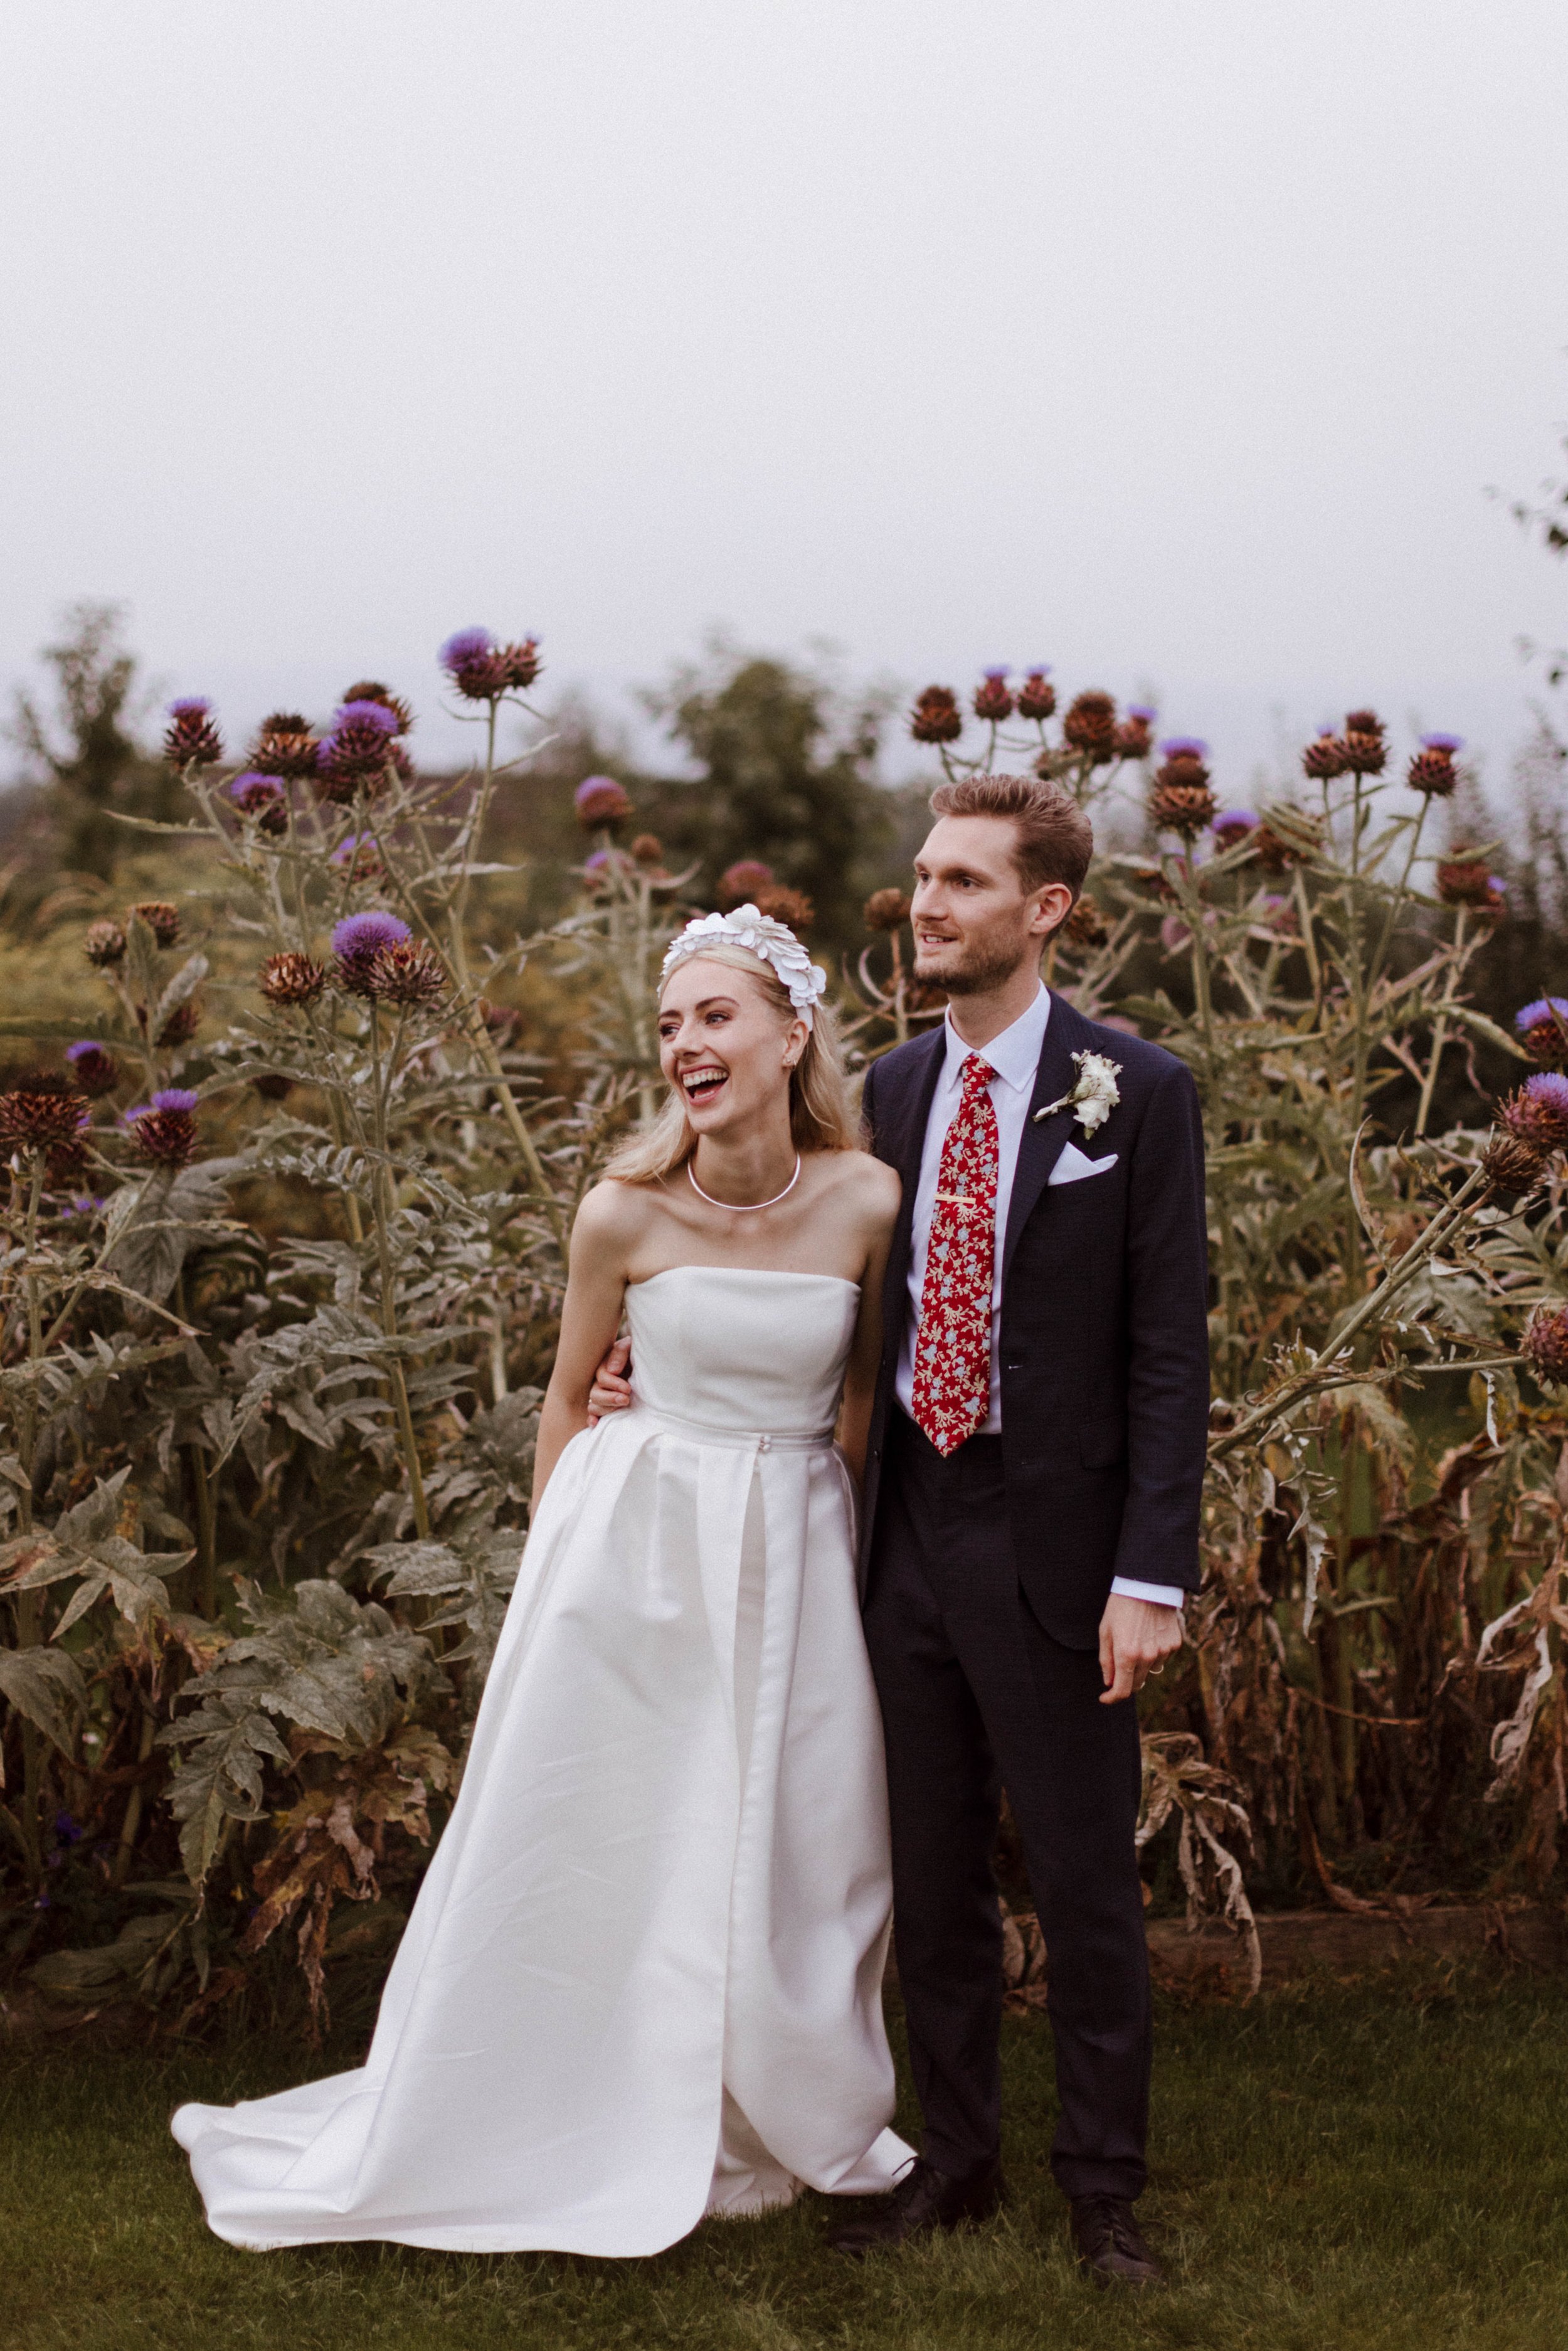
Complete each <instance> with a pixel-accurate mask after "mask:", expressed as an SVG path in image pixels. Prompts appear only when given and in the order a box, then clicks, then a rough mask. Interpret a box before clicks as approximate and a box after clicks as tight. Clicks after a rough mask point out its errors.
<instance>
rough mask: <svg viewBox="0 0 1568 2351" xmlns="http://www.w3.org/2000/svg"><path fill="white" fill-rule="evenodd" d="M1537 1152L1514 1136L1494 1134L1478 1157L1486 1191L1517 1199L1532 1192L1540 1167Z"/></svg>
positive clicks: (1540, 1173) (1541, 1162)
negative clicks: (1484, 1178)
mask: <svg viewBox="0 0 1568 2351" xmlns="http://www.w3.org/2000/svg"><path fill="white" fill-rule="evenodd" d="M1544 1164H1545V1163H1544V1162H1543V1160H1542V1156H1541V1154H1540V1152H1539V1151H1536V1150H1534V1149H1532V1147H1531V1144H1528V1143H1521V1141H1520V1139H1519V1137H1518V1136H1517V1135H1514V1134H1494V1135H1493V1136H1492V1138H1491V1141H1490V1143H1489V1144H1487V1147H1486V1149H1485V1150H1484V1151H1483V1152H1482V1154H1481V1172H1482V1174H1483V1175H1485V1177H1486V1180H1487V1184H1488V1186H1489V1188H1490V1190H1491V1191H1493V1192H1503V1193H1507V1194H1508V1195H1509V1196H1510V1197H1511V1198H1518V1197H1519V1196H1521V1195H1522V1194H1524V1193H1526V1192H1532V1191H1533V1190H1534V1189H1535V1186H1536V1185H1537V1184H1539V1183H1540V1181H1541V1176H1542V1168H1543V1166H1544Z"/></svg>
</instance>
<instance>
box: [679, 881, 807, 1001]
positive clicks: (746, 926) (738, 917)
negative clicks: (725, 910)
mask: <svg viewBox="0 0 1568 2351" xmlns="http://www.w3.org/2000/svg"><path fill="white" fill-rule="evenodd" d="M717 946H730V947H744V948H745V949H746V951H747V954H748V955H754V956H758V957H759V958H760V960H761V961H762V962H763V963H766V964H770V965H771V966H772V967H773V969H774V970H775V971H776V972H777V973H778V975H779V984H780V986H781V987H783V988H784V990H785V992H786V994H787V995H788V996H789V1001H790V1003H791V1004H792V1005H793V1006H794V1008H795V1009H796V1011H797V1012H798V1013H799V1014H800V1018H801V1019H802V1020H803V1021H804V1022H805V1024H806V1026H807V1028H808V1029H810V1028H812V1027H813V1026H814V1025H815V1021H814V1015H815V1011H816V1008H817V1006H818V1005H819V1004H820V1003H821V999H822V998H823V996H824V995H825V994H826V993H827V987H828V975H827V973H826V972H825V971H824V970H823V969H822V967H821V964H820V963H813V962H812V961H811V958H810V956H809V955H808V954H807V952H806V950H805V948H804V947H803V946H801V945H800V940H799V939H798V938H797V937H796V936H795V934H794V932H793V931H792V930H791V929H790V928H789V924H788V923H779V922H775V921H774V919H773V916H772V915H771V914H763V912H762V911H761V909H760V907H758V906H752V905H746V906H737V908H736V909H735V912H734V913H733V914H699V915H697V916H695V918H694V920H693V921H691V922H689V923H688V924H687V925H686V927H685V930H684V931H682V933H681V934H680V935H679V937H678V938H674V939H672V940H671V942H670V948H669V953H668V954H667V955H666V956H665V957H664V969H663V970H662V971H661V972H660V974H659V985H660V987H663V986H664V982H665V980H667V979H668V977H669V976H670V974H671V973H672V972H673V971H674V968H675V966H676V965H677V964H681V963H685V961H686V959H687V957H688V956H697V955H701V954H703V953H704V952H705V950H706V948H708V947H717Z"/></svg>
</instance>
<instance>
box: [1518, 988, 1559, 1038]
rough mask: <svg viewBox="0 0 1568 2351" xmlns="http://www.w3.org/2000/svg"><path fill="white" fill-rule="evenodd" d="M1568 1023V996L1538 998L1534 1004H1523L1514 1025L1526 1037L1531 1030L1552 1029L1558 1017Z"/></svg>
mask: <svg viewBox="0 0 1568 2351" xmlns="http://www.w3.org/2000/svg"><path fill="white" fill-rule="evenodd" d="M1559 1015H1561V1017H1562V1019H1563V1020H1565V1021H1568V996H1538V997H1537V998H1536V999H1535V1001H1534V1003H1533V1004H1521V1006H1520V1008H1519V1010H1518V1011H1517V1012H1516V1013H1515V1014H1514V1016H1513V1025H1514V1027H1515V1028H1516V1029H1518V1031H1519V1033H1520V1035H1521V1037H1522V1036H1524V1035H1525V1034H1526V1033H1527V1032H1528V1031H1529V1030H1530V1029H1551V1028H1554V1027H1555V1025H1556V1019H1557V1016H1559Z"/></svg>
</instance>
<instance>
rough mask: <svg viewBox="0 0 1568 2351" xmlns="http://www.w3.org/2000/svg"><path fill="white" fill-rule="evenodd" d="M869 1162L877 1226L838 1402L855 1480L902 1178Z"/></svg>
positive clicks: (872, 1396)
mask: <svg viewBox="0 0 1568 2351" xmlns="http://www.w3.org/2000/svg"><path fill="white" fill-rule="evenodd" d="M871 1165H872V1166H874V1167H875V1168H876V1171H877V1177H878V1178H879V1179H880V1180H879V1181H878V1184H877V1187H876V1193H875V1196H874V1198H875V1212H876V1214H875V1231H874V1234H873V1239H872V1242H871V1247H870V1249H869V1251H868V1253H867V1257H866V1264H865V1271H864V1272H863V1273H862V1276H861V1305H860V1312H859V1314H858V1315H857V1316H856V1317H855V1335H854V1338H853V1340H852V1342H851V1345H850V1360H849V1366H848V1369H847V1370H846V1371H845V1373H844V1398H843V1403H842V1404H841V1406H840V1407H839V1431H838V1434H839V1447H840V1450H841V1452H842V1454H843V1457H844V1458H845V1460H846V1461H847V1462H848V1463H849V1465H850V1468H851V1469H852V1471H853V1473H854V1477H855V1482H856V1483H857V1485H860V1484H863V1483H864V1480H865V1449H866V1445H867V1441H868V1440H869V1438H870V1436H871V1416H872V1406H873V1404H874V1403H875V1401H876V1379H877V1373H878V1372H879V1371H880V1369H881V1367H882V1290H883V1280H884V1279H885V1276H886V1273H887V1253H888V1250H889V1249H891V1248H892V1246H893V1227H894V1219H895V1217H897V1215H898V1201H899V1188H900V1187H899V1182H898V1178H897V1176H896V1175H894V1174H893V1171H892V1170H891V1169H890V1168H883V1167H882V1166H881V1165H879V1164H878V1163H877V1162H876V1161H874V1160H873V1161H872V1162H871Z"/></svg>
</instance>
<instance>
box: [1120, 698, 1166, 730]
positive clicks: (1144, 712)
mask: <svg viewBox="0 0 1568 2351" xmlns="http://www.w3.org/2000/svg"><path fill="white" fill-rule="evenodd" d="M1159 715H1160V714H1159V712H1158V711H1157V710H1156V709H1155V705H1154V704H1153V703H1152V702H1129V703H1128V705H1127V716H1128V717H1129V718H1141V719H1142V720H1143V722H1144V724H1145V726H1153V725H1154V723H1155V719H1156V718H1157V717H1158V716H1159Z"/></svg>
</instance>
